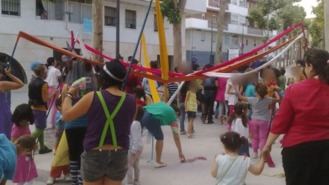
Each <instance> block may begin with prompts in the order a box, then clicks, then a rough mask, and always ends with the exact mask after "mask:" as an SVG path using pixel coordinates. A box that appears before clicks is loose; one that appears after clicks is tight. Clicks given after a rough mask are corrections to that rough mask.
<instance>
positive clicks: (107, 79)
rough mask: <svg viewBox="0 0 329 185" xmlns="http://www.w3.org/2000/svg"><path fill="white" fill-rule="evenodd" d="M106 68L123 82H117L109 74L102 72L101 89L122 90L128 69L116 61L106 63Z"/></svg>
mask: <svg viewBox="0 0 329 185" xmlns="http://www.w3.org/2000/svg"><path fill="white" fill-rule="evenodd" d="M105 66H106V68H107V70H108V71H109V72H110V73H111V74H112V75H113V76H115V77H116V78H118V79H121V80H120V81H119V80H116V79H114V78H113V77H111V76H110V75H109V74H107V72H105V71H104V70H101V72H100V83H101V87H102V88H103V89H106V88H109V87H111V86H115V87H118V88H121V86H122V83H123V79H124V78H125V76H126V68H125V67H124V66H123V65H122V64H121V62H120V61H118V60H116V59H115V60H112V61H111V62H106V63H105Z"/></svg>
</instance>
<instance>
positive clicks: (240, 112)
mask: <svg viewBox="0 0 329 185" xmlns="http://www.w3.org/2000/svg"><path fill="white" fill-rule="evenodd" d="M247 109H248V107H247V105H246V104H243V103H237V104H235V105H234V113H233V114H231V115H230V117H229V119H228V123H229V124H232V122H233V121H234V120H235V119H236V118H237V117H241V119H242V124H243V126H244V127H247V124H248V117H247V114H246V111H247Z"/></svg>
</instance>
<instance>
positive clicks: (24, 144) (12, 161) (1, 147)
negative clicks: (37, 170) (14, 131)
mask: <svg viewBox="0 0 329 185" xmlns="http://www.w3.org/2000/svg"><path fill="white" fill-rule="evenodd" d="M35 148H36V142H35V139H34V138H33V137H31V136H22V137H20V138H18V139H17V140H16V142H15V145H14V144H13V143H11V142H10V141H9V140H8V139H7V137H6V136H5V135H4V134H0V184H1V185H5V184H6V181H7V180H11V179H13V177H14V173H15V166H16V160H17V159H16V157H17V156H27V157H30V156H31V155H32V152H33V151H34V150H35Z"/></svg>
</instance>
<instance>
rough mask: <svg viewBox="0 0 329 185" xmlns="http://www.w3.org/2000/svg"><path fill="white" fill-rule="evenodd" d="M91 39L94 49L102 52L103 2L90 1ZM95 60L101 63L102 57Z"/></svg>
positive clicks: (99, 0) (100, 0)
mask: <svg viewBox="0 0 329 185" xmlns="http://www.w3.org/2000/svg"><path fill="white" fill-rule="evenodd" d="M92 16H93V37H92V42H93V46H94V48H95V49H97V50H98V51H101V52H103V0H93V1H92ZM95 60H97V61H103V58H102V57H99V56H95Z"/></svg>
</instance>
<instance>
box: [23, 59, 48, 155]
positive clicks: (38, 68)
mask: <svg viewBox="0 0 329 185" xmlns="http://www.w3.org/2000/svg"><path fill="white" fill-rule="evenodd" d="M31 70H32V71H33V72H34V75H33V77H32V79H31V81H30V84H29V92H28V96H29V104H30V105H31V108H32V110H33V115H34V118H35V127H36V129H35V131H34V132H33V134H32V135H33V137H35V138H37V139H38V142H39V145H40V150H39V154H46V153H49V152H51V150H50V149H49V148H48V147H47V146H46V145H45V143H44V130H45V129H46V126H47V125H46V124H47V116H46V114H47V101H48V84H47V82H45V81H44V79H45V78H46V77H47V70H46V66H45V65H43V64H41V63H39V62H34V63H33V64H32V65H31Z"/></svg>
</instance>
